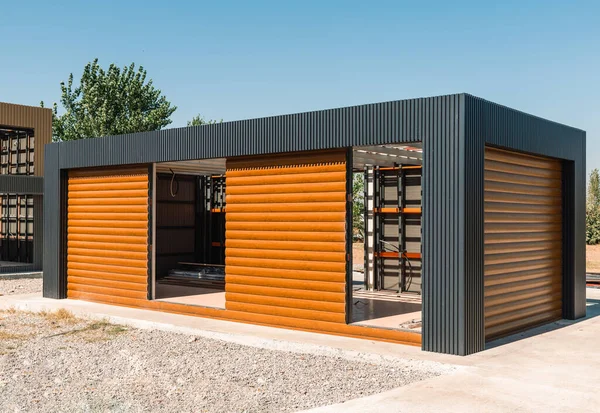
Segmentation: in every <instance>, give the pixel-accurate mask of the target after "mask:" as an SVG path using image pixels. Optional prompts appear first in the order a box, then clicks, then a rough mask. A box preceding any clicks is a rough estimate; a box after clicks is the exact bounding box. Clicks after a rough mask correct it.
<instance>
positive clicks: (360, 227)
mask: <svg viewBox="0 0 600 413" xmlns="http://www.w3.org/2000/svg"><path fill="white" fill-rule="evenodd" d="M364 190H365V176H364V174H363V173H355V174H353V179H352V201H353V202H352V229H353V233H354V237H355V238H357V239H360V240H364V238H365V219H364V215H363V214H364V210H365V192H364Z"/></svg>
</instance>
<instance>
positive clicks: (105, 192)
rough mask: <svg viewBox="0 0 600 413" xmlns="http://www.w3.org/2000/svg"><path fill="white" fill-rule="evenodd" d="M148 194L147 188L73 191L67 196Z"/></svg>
mask: <svg viewBox="0 0 600 413" xmlns="http://www.w3.org/2000/svg"><path fill="white" fill-rule="evenodd" d="M147 196H148V190H146V189H135V190H129V191H75V192H73V193H70V194H69V198H85V199H90V198H116V199H118V198H143V197H147Z"/></svg>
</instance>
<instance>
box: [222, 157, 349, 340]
mask: <svg viewBox="0 0 600 413" xmlns="http://www.w3.org/2000/svg"><path fill="white" fill-rule="evenodd" d="M226 180H227V192H226V193H227V198H226V200H227V207H226V267H225V272H226V278H225V279H226V287H225V288H226V308H227V309H228V310H233V311H239V312H244V313H249V314H255V315H256V316H257V322H260V321H261V320H264V318H260V316H270V317H271V318H269V319H270V320H273V318H272V317H276V318H277V317H278V318H279V319H285V320H286V321H285V322H284V324H285V325H288V326H294V322H293V320H299V324H301V326H303V327H304V328H306V326H307V324H306V322H307V320H311V321H314V322H319V321H321V322H330V323H345V288H346V283H345V277H346V221H345V220H346V156H345V151H343V150H341V151H338V150H336V151H324V152H318V153H300V154H284V155H273V156H261V157H252V158H240V159H231V160H228V161H227V175H226ZM300 320H302V322H300ZM250 321H251V319H250ZM275 324H277V322H275Z"/></svg>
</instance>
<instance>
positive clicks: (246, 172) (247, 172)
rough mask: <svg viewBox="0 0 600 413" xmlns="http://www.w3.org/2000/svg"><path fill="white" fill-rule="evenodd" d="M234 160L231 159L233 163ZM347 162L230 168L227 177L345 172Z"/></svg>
mask: <svg viewBox="0 0 600 413" xmlns="http://www.w3.org/2000/svg"><path fill="white" fill-rule="evenodd" d="M231 162H232V161H229V163H230V165H231ZM345 171H346V164H345V163H344V162H340V163H330V164H322V165H316V166H306V165H303V166H287V167H280V168H260V169H247V168H246V169H240V170H233V169H230V170H228V171H227V172H226V174H225V176H226V179H229V178H236V177H246V176H265V175H266V176H270V175H273V174H278V175H291V174H309V173H324V172H345Z"/></svg>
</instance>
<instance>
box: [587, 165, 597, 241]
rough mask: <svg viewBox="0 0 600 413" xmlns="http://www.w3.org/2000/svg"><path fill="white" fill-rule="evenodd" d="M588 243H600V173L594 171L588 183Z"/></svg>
mask: <svg viewBox="0 0 600 413" xmlns="http://www.w3.org/2000/svg"><path fill="white" fill-rule="evenodd" d="M585 224H586V233H585V238H586V243H587V244H589V245H595V244H598V243H600V173H599V172H598V169H594V170H593V171H592V173H590V179H589V182H588V191H587V202H586V211H585Z"/></svg>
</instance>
